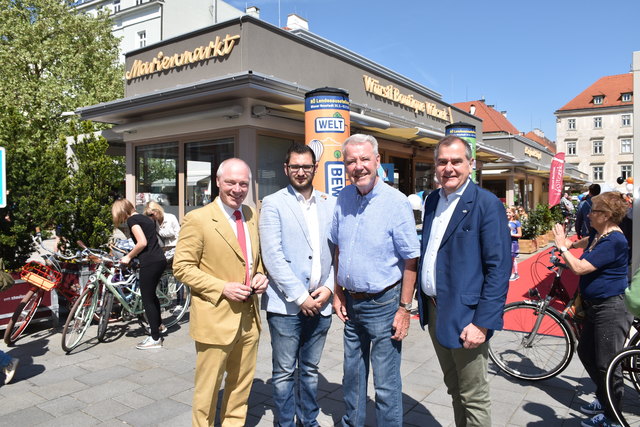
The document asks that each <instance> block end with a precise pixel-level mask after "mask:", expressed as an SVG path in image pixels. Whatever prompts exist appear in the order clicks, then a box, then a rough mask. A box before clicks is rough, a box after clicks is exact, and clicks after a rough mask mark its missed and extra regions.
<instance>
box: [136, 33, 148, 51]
mask: <svg viewBox="0 0 640 427" xmlns="http://www.w3.org/2000/svg"><path fill="white" fill-rule="evenodd" d="M146 46H147V30H142V31H138V47H139V48H142V47H146Z"/></svg>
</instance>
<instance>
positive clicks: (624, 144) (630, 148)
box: [620, 138, 633, 154]
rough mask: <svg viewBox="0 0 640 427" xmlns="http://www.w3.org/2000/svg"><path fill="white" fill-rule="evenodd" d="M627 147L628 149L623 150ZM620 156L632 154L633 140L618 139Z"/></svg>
mask: <svg viewBox="0 0 640 427" xmlns="http://www.w3.org/2000/svg"><path fill="white" fill-rule="evenodd" d="M627 142H628V146H629V149H628V150H625V149H624V147H626V146H627ZM620 154H633V139H632V138H620Z"/></svg>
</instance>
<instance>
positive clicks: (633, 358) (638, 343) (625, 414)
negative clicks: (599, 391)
mask: <svg viewBox="0 0 640 427" xmlns="http://www.w3.org/2000/svg"><path fill="white" fill-rule="evenodd" d="M634 330H635V331H636V332H635V334H634V335H633V336H632V337H631V339H630V340H629V342H628V343H627V347H625V348H624V349H622V351H620V352H619V353H618V354H617V355H616V356H615V357H614V358H613V359H612V360H611V363H609V367H608V368H607V374H606V375H607V376H606V380H605V391H606V396H607V401H608V404H609V406H610V407H611V408H612V409H613V412H614V414H615V416H616V418H617V419H618V422H619V423H620V424H622V425H623V426H632V425H636V426H640V320H638V319H634V320H633V325H632V327H631V331H634ZM616 376H618V377H619V378H622V387H621V388H617V389H616V388H615V387H614V384H615V377H616ZM616 391H617V392H618V393H617V394H618V396H616ZM620 392H621V393H622V397H621V398H620Z"/></svg>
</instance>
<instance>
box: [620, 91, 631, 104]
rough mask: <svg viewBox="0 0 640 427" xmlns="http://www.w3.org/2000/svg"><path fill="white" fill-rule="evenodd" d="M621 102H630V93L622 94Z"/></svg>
mask: <svg viewBox="0 0 640 427" xmlns="http://www.w3.org/2000/svg"><path fill="white" fill-rule="evenodd" d="M621 100H622V102H631V94H630V93H628V92H627V93H623V94H622V98H621Z"/></svg>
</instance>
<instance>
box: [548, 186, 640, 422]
mask: <svg viewBox="0 0 640 427" xmlns="http://www.w3.org/2000/svg"><path fill="white" fill-rule="evenodd" d="M591 202H592V203H591V206H590V208H591V209H590V212H589V219H590V224H591V227H592V229H593V231H592V233H591V234H590V235H589V236H588V237H584V238H582V239H581V240H578V241H577V242H573V243H572V242H571V240H569V239H567V236H566V233H565V231H564V229H563V227H562V225H561V224H556V225H555V226H554V227H553V235H554V240H555V244H556V247H557V248H558V250H559V251H560V253H561V255H562V257H563V258H564V261H565V263H566V264H567V266H568V267H569V269H570V270H571V271H572V272H574V273H575V274H576V275H578V276H580V295H581V296H582V306H583V308H584V309H585V314H586V315H585V320H584V323H583V327H582V332H581V334H580V341H579V343H578V356H579V357H580V361H581V362H582V364H583V365H584V367H585V369H586V371H587V373H588V374H589V377H590V378H591V380H592V381H593V382H594V383H595V384H596V398H595V399H594V400H593V401H592V402H591V403H589V404H587V405H584V406H582V407H581V408H580V411H582V412H583V413H584V414H587V415H593V417H592V418H590V419H588V420H585V421H583V422H582V425H583V426H584V427H591V426H618V425H619V424H618V423H617V422H615V421H614V420H615V419H616V417H615V414H614V413H613V410H612V408H611V407H609V406H608V404H607V398H606V392H605V387H606V384H605V378H606V372H607V367H608V365H609V363H610V362H611V360H612V359H613V357H614V356H615V354H616V353H618V352H619V351H620V350H621V349H622V348H623V346H624V342H625V339H626V337H627V333H628V332H629V328H630V327H631V322H632V320H633V316H631V315H630V314H629V313H628V312H627V308H626V306H625V303H624V292H625V289H626V288H627V285H628V281H627V259H628V253H629V252H628V245H627V239H625V237H624V234H623V233H622V230H621V229H620V227H619V226H618V224H619V223H620V222H621V221H622V218H623V217H624V216H625V215H626V213H627V209H628V206H629V205H628V203H627V201H626V200H625V199H624V197H623V195H622V194H620V193H619V192H617V191H612V192H607V193H603V194H601V195H599V196H593V197H592V199H591ZM570 248H582V249H584V252H583V253H582V255H581V256H580V258H577V257H576V256H575V255H573V254H572V253H571V252H569V250H568V249H570ZM613 389H614V394H615V401H616V402H619V401H620V399H622V395H623V384H622V376H621V373H620V372H616V380H615V384H614V386H613ZM614 404H615V403H614Z"/></svg>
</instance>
